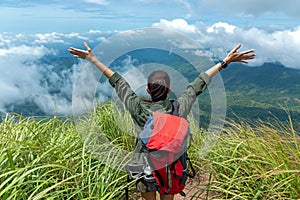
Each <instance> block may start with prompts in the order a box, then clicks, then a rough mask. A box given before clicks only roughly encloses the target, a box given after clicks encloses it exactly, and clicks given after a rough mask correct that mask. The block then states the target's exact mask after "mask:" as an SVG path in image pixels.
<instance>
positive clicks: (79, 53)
mask: <svg viewBox="0 0 300 200" xmlns="http://www.w3.org/2000/svg"><path fill="white" fill-rule="evenodd" d="M84 46H85V48H86V50H82V49H77V48H72V47H71V48H70V49H69V52H70V53H71V54H73V55H74V56H75V57H76V58H81V59H85V60H87V61H89V62H91V63H92V64H93V65H95V66H96V67H97V68H98V69H99V70H100V71H101V72H102V73H103V74H104V75H105V76H106V77H107V78H108V79H109V83H110V84H111V85H112V87H114V88H115V90H116V93H117V95H118V97H119V99H120V100H121V101H122V102H123V103H124V105H125V107H126V109H127V110H128V111H129V113H130V114H131V116H132V118H133V120H134V122H135V123H136V124H137V125H138V126H139V127H141V129H142V128H143V127H144V125H145V123H146V121H147V119H148V117H149V115H150V114H151V113H152V112H153V111H159V112H163V113H168V114H172V111H173V105H172V103H171V101H170V100H169V99H168V93H170V91H171V88H170V81H171V80H170V77H169V75H168V74H167V73H166V72H164V71H161V70H157V71H154V72H152V73H151V74H150V76H149V77H148V83H147V87H146V90H147V92H148V93H149V94H150V96H151V99H150V100H149V101H145V100H143V99H141V98H140V97H138V96H137V95H136V94H135V92H134V91H132V90H131V88H130V86H129V84H128V83H127V82H126V80H124V78H123V77H122V76H121V75H119V74H118V73H117V72H114V71H112V70H111V69H110V68H108V67H107V66H105V65H104V64H103V63H101V61H99V60H97V58H96V57H95V56H94V54H93V52H92V50H91V49H90V47H89V46H88V44H87V43H86V42H84ZM240 47H241V45H240V44H238V45H237V46H236V47H235V48H234V49H233V50H232V51H230V52H229V53H228V54H227V56H226V57H225V58H224V59H223V61H221V62H219V63H217V64H216V65H214V66H212V67H210V68H209V69H208V70H206V71H205V72H202V73H201V74H200V75H199V76H198V77H197V78H196V79H195V80H194V81H193V82H191V83H190V84H189V86H187V89H186V90H185V91H184V93H183V94H182V95H181V96H180V97H179V98H178V99H176V103H177V107H178V115H179V116H180V117H183V118H187V115H188V114H189V112H190V110H191V107H192V105H193V103H194V102H195V100H196V97H197V96H198V95H199V94H201V93H202V92H203V91H204V90H205V89H206V88H207V86H208V84H209V83H210V82H211V79H212V78H213V77H214V76H215V75H216V74H217V73H219V72H220V71H221V70H222V69H224V68H226V67H227V66H228V65H229V64H230V63H232V62H242V63H248V62H247V61H248V60H250V59H253V58H254V57H255V56H256V55H255V54H254V53H253V52H254V50H253V49H251V50H246V51H242V52H238V50H239V49H240ZM152 188H153V187H152ZM138 189H139V188H138ZM139 190H141V189H139ZM156 191H157V190H156V189H153V190H150V191H149V190H148V191H143V190H141V191H140V192H141V195H142V197H143V199H146V200H155V199H156ZM160 198H161V199H163V200H172V199H174V195H164V194H161V195H160Z"/></svg>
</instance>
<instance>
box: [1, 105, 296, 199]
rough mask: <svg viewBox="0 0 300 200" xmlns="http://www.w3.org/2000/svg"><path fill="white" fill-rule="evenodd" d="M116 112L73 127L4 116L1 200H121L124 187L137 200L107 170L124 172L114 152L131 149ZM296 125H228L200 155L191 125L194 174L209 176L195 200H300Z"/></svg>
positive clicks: (199, 134)
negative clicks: (201, 197) (204, 199)
mask: <svg viewBox="0 0 300 200" xmlns="http://www.w3.org/2000/svg"><path fill="white" fill-rule="evenodd" d="M113 110H114V109H113ZM113 110H112V109H111V105H104V106H100V107H99V108H98V110H97V111H95V112H93V113H91V114H90V115H89V116H88V117H86V118H84V119H82V120H80V121H76V123H74V121H73V120H72V119H71V118H60V117H53V118H46V117H44V118H38V117H22V116H12V117H8V116H6V117H4V118H3V119H2V122H1V124H0V151H1V152H0V199H18V200H22V199H103V200H109V199H122V197H123V196H124V194H125V188H126V187H128V188H129V194H130V196H131V197H132V198H134V196H135V194H134V183H129V184H127V175H126V173H125V172H123V171H122V170H118V169H115V168H113V167H109V166H120V167H121V168H122V166H123V165H124V163H125V160H124V157H123V158H122V157H121V156H115V155H116V152H118V150H119V149H122V150H124V151H131V150H132V148H133V143H134V137H132V136H130V135H129V134H128V132H131V131H132V130H133V126H132V124H131V121H130V120H129V118H128V116H127V117H126V115H125V116H123V114H122V113H121V112H120V113H118V112H115V111H113ZM124 117H125V118H124ZM120 119H124V120H121V122H120ZM293 127H294V124H293V123H292V120H290V123H286V124H284V123H282V122H280V121H278V123H273V124H271V123H266V122H257V123H255V124H251V125H249V124H247V123H245V122H242V121H241V122H240V123H237V122H227V124H226V128H225V129H224V130H223V132H222V133H220V135H219V139H218V140H217V141H216V144H215V145H214V146H212V149H211V150H210V151H209V152H208V154H207V155H206V156H205V157H203V156H200V154H201V152H199V149H200V147H201V145H202V144H203V143H204V142H205V141H204V138H206V137H205V136H206V135H207V134H208V133H206V132H205V130H200V129H199V128H197V127H194V126H192V132H193V133H194V143H193V145H192V146H191V147H190V149H189V155H190V157H191V158H192V160H193V163H194V165H195V166H196V168H197V172H198V174H203V175H205V176H206V177H208V179H207V181H205V182H196V185H198V186H199V189H198V190H197V191H196V192H195V193H194V194H193V196H194V199H197V197H198V196H200V195H201V196H203V195H204V196H206V198H207V199H245V200H246V199H247V200H248V199H266V200H269V199H299V198H300V188H299V185H300V149H299V148H300V138H299V136H298V135H297V133H296V131H295V130H294V128H293ZM103 141H106V142H103ZM91 147H92V148H91ZM115 150H116V151H115ZM125 157H126V156H125ZM108 164H110V165H108Z"/></svg>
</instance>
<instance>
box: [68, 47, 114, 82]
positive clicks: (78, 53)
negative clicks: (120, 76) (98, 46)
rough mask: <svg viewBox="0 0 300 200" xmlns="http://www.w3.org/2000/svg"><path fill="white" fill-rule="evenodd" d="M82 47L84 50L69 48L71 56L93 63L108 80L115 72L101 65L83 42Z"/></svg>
mask: <svg viewBox="0 0 300 200" xmlns="http://www.w3.org/2000/svg"><path fill="white" fill-rule="evenodd" d="M84 46H85V48H86V50H81V49H76V48H73V47H71V48H70V49H69V52H70V53H71V54H73V55H74V56H75V57H76V58H81V59H84V60H87V61H90V62H91V63H93V64H94V65H95V66H96V67H97V68H98V69H99V70H100V71H101V72H102V73H103V74H104V75H105V76H106V77H107V78H110V77H111V76H112V75H113V74H114V73H115V72H114V71H112V70H111V69H109V68H108V67H106V66H105V65H104V64H103V63H101V62H100V61H99V60H97V58H96V57H95V55H94V53H93V52H92V50H91V48H90V47H89V46H88V44H87V43H86V42H84Z"/></svg>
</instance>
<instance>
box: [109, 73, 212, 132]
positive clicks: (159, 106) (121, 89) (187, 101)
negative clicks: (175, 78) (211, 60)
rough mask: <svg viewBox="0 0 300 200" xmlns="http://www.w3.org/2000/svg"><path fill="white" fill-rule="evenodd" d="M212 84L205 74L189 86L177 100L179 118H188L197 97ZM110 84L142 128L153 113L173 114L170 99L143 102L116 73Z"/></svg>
mask: <svg viewBox="0 0 300 200" xmlns="http://www.w3.org/2000/svg"><path fill="white" fill-rule="evenodd" d="M210 82H211V77H209V76H208V75H207V74H206V73H204V72H203V73H201V74H200V75H199V76H198V77H197V78H196V79H195V80H194V81H193V82H192V83H190V84H189V86H188V87H187V88H186V90H185V91H184V92H183V94H182V95H181V96H180V97H179V98H178V99H177V100H176V101H177V105H178V114H179V116H181V117H184V118H187V115H188V114H189V112H190V111H191V108H192V105H193V103H194V102H195V100H196V97H197V96H198V95H199V94H201V93H202V92H203V91H204V90H205V89H206V88H207V86H208V84H209V83H210ZM109 83H110V84H111V85H112V86H113V87H114V88H115V90H116V93H117V95H118V97H119V98H120V100H121V101H122V102H123V103H124V105H125V107H126V109H127V110H128V111H129V113H130V114H131V116H132V118H133V120H134V122H135V123H136V124H137V125H138V126H139V127H141V128H142V127H143V126H144V124H145V122H146V121H147V119H148V117H149V115H150V114H151V113H152V112H153V111H158V112H164V113H168V114H171V113H172V103H171V101H170V100H169V99H166V100H162V101H158V102H148V101H143V100H142V99H141V98H140V97H139V96H137V95H136V94H135V92H134V91H132V89H131V88H130V86H129V84H128V83H127V82H126V80H125V79H124V78H123V77H122V76H121V75H119V74H118V73H114V74H113V76H112V77H110V79H109Z"/></svg>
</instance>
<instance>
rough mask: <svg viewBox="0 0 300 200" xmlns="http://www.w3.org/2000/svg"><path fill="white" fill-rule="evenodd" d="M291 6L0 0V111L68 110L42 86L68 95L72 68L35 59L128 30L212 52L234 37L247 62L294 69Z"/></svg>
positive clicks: (274, 2)
mask: <svg viewBox="0 0 300 200" xmlns="http://www.w3.org/2000/svg"><path fill="white" fill-rule="evenodd" d="M299 8H300V1H295V0H285V1H282V0H252V1H247V0H169V1H166V0H126V1H121V0H65V1H58V0H42V1H41V0H1V1H0V24H1V26H0V71H1V73H0V112H3V113H5V111H6V110H7V107H8V106H11V105H13V103H14V102H18V101H22V100H23V101H24V100H33V101H35V103H36V104H38V105H39V107H40V108H41V109H42V110H44V111H45V112H46V113H51V112H54V110H56V111H55V112H59V113H70V106H69V101H68V99H66V98H62V95H61V96H57V97H56V96H53V95H51V94H50V91H55V90H56V89H57V88H59V89H60V92H61V93H64V94H68V95H71V91H72V83H73V82H72V81H73V76H72V72H73V71H74V69H73V68H72V69H64V70H62V71H60V72H59V73H58V72H57V71H55V70H54V66H53V65H51V64H47V65H46V64H43V67H41V65H38V64H37V63H36V61H38V60H39V59H41V58H43V57H45V56H46V57H47V56H59V55H61V53H62V51H61V49H64V51H63V53H65V54H66V55H67V54H68V53H67V51H66V50H67V48H68V47H69V46H76V47H82V46H79V45H82V43H83V41H87V42H91V43H93V44H98V43H101V42H102V41H104V40H105V39H106V38H108V37H110V36H112V35H114V34H117V33H118V32H120V31H126V30H131V29H140V28H145V27H158V28H168V29H174V30H176V31H179V32H182V33H184V34H187V35H188V36H190V37H191V38H193V39H195V40H196V41H197V42H198V43H199V44H200V45H201V46H203V48H206V49H209V51H210V52H211V55H212V56H213V57H218V58H223V57H224V56H225V55H226V53H227V52H228V50H230V49H232V48H233V47H234V46H235V45H236V44H238V43H241V44H242V49H241V50H245V49H255V51H256V54H257V57H256V59H255V60H253V61H251V62H250V63H249V66H260V65H262V64H263V63H264V62H279V63H281V64H283V65H284V66H286V67H289V68H297V69H300V64H299V63H300V56H299V55H300V48H299V47H300V12H299V11H298V9H299ZM58 47H60V49H58ZM69 56H71V55H69ZM74 67H75V66H74ZM45 78H46V79H47V81H45ZM53 84H56V87H57V88H53V87H54V86H53ZM53 107H55V109H54V108H53ZM11 110H13V109H11Z"/></svg>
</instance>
